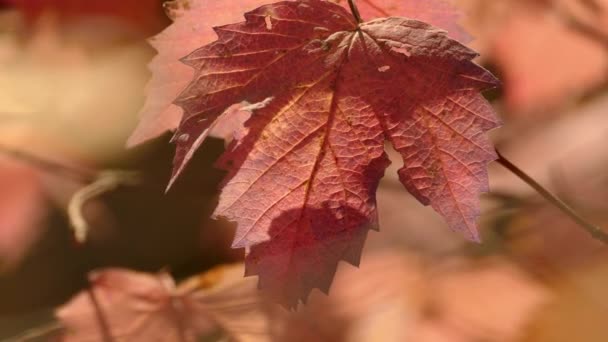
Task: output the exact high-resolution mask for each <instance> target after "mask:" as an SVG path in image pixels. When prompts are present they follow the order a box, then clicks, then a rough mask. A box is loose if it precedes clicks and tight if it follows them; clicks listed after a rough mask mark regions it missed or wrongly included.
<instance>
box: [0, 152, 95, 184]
mask: <svg viewBox="0 0 608 342" xmlns="http://www.w3.org/2000/svg"><path fill="white" fill-rule="evenodd" d="M0 153H2V154H5V155H7V156H10V157H13V158H15V159H18V160H22V161H24V162H26V163H28V164H31V165H33V166H35V167H37V168H39V169H40V170H43V171H46V172H49V173H54V174H63V175H65V176H66V177H68V178H72V179H75V180H78V181H82V182H90V181H92V180H94V179H95V178H96V177H97V176H96V172H95V171H92V170H87V169H83V168H77V167H73V166H68V165H65V164H61V163H59V162H56V161H52V160H49V159H45V158H42V157H39V156H37V155H34V154H30V153H27V152H24V151H19V150H17V149H12V148H10V147H7V146H2V145H0Z"/></svg>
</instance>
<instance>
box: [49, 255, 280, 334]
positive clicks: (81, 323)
mask: <svg viewBox="0 0 608 342" xmlns="http://www.w3.org/2000/svg"><path fill="white" fill-rule="evenodd" d="M242 272H243V268H242V266H240V265H234V266H220V267H217V268H215V269H213V270H211V271H208V272H207V273H204V274H202V275H200V276H195V277H192V278H190V279H188V280H186V281H185V282H183V283H181V284H179V285H178V286H175V284H174V282H173V279H172V278H171V276H170V275H168V274H167V273H159V274H148V273H140V272H135V271H130V270H126V269H104V270H100V271H97V272H94V273H92V274H91V276H90V278H91V282H92V284H93V287H92V289H93V291H94V294H95V297H96V300H97V302H98V304H99V308H100V311H101V312H102V314H103V317H104V318H105V319H106V321H107V323H108V329H109V333H110V334H111V336H112V337H113V340H115V341H146V342H147V341H167V342H169V341H171V342H172V341H199V340H200V339H197V337H200V336H204V335H207V334H212V333H214V332H216V331H217V330H221V331H223V332H224V333H226V334H228V335H229V336H230V337H232V338H234V339H237V340H239V341H257V340H259V338H260V336H262V337H263V336H267V335H268V334H269V333H270V331H269V329H270V327H269V323H270V322H271V321H270V320H268V319H267V318H268V317H270V316H269V315H271V314H273V315H274V314H275V313H277V311H276V310H272V308H271V307H268V306H267V305H266V304H265V302H264V301H263V299H262V298H261V297H260V296H258V293H257V291H256V288H255V282H254V281H252V279H243V277H242V274H243V273H242ZM277 314H278V313H277ZM56 315H57V317H58V318H59V320H60V321H61V323H62V324H63V325H64V326H65V327H66V328H67V332H66V335H65V338H64V340H65V341H67V342H70V341H78V342H86V341H102V338H101V336H102V335H101V332H100V327H99V322H98V316H97V313H96V311H95V307H94V306H93V304H92V302H91V299H90V296H89V294H88V293H87V292H86V291H83V292H82V293H80V294H78V295H77V296H75V297H74V298H73V299H72V300H71V301H70V302H68V303H67V304H65V305H64V306H62V307H61V308H59V309H58V310H57V311H56ZM274 317H275V318H276V316H274ZM231 340H232V339H231Z"/></svg>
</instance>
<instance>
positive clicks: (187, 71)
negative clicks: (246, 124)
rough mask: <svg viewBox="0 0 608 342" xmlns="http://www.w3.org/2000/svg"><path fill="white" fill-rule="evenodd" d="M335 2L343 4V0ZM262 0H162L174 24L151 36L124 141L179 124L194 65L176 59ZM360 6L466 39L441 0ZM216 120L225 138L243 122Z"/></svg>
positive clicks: (368, 1)
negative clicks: (143, 84)
mask: <svg viewBox="0 0 608 342" xmlns="http://www.w3.org/2000/svg"><path fill="white" fill-rule="evenodd" d="M334 2H336V3H338V4H340V5H342V6H344V7H348V3H347V1H346V0H334ZM266 3H268V1H265V0H240V1H238V2H235V1H227V0H219V1H208V0H174V1H168V2H166V3H165V8H166V9H167V14H168V15H169V17H170V18H171V19H172V20H173V24H171V26H169V27H168V28H166V29H165V30H164V31H163V32H161V33H160V34H158V35H157V36H155V37H154V38H152V39H151V40H150V43H151V44H152V46H153V47H154V48H155V49H156V50H157V51H158V54H157V55H156V57H154V59H153V60H152V62H151V63H150V65H149V68H150V71H151V72H152V79H151V80H150V82H149V83H148V86H147V88H146V94H147V97H146V102H145V104H144V107H143V109H142V110H141V112H140V118H141V120H140V123H139V125H138V126H137V128H136V129H135V131H134V132H133V134H132V135H131V137H130V138H129V141H128V142H127V145H128V146H135V145H138V144H140V143H143V142H145V141H147V140H149V139H152V138H155V137H158V136H159V135H161V134H162V133H165V132H167V131H173V130H175V129H176V128H177V126H178V125H179V122H180V120H181V118H182V110H181V108H180V107H179V106H176V105H174V104H173V101H174V100H175V98H177V96H178V95H179V93H180V92H181V91H182V90H184V89H185V88H186V86H187V85H188V83H190V81H191V80H192V77H193V76H194V70H193V69H192V68H191V67H189V66H187V65H184V64H183V63H181V62H180V59H181V58H182V57H185V56H186V55H188V54H189V53H191V52H192V51H194V50H195V49H197V48H199V47H201V46H202V45H205V44H208V43H211V42H212V41H213V40H215V39H216V34H215V32H214V31H213V29H212V28H213V27H215V26H219V25H224V24H229V23H232V22H236V21H239V20H241V19H242V14H243V12H245V11H248V10H251V9H254V8H256V7H257V6H261V5H263V4H266ZM359 7H360V10H361V14H362V15H363V17H364V18H365V19H374V18H379V17H388V16H395V15H400V16H404V17H409V18H414V19H418V20H421V21H425V22H429V23H431V24H433V25H435V26H437V27H440V28H443V29H445V30H447V31H448V32H449V33H450V36H451V37H454V38H456V39H459V40H461V41H468V40H469V36H468V34H467V33H466V32H465V31H464V30H463V29H462V27H461V26H460V25H459V24H458V21H459V19H460V12H458V11H457V10H456V9H455V8H454V7H453V6H451V5H450V4H449V3H448V2H446V1H445V0H431V1H429V0H411V1H403V0H381V1H380V0H364V1H359ZM220 121H221V123H218V124H217V125H218V126H221V127H223V128H224V130H222V131H219V132H215V131H214V130H213V128H212V129H211V132H209V134H210V135H211V136H214V137H219V138H225V134H224V133H225V129H226V128H227V129H230V130H233V131H238V130H240V128H241V127H242V122H241V121H240V120H235V118H233V117H226V118H225V119H224V120H220ZM228 136H232V134H228Z"/></svg>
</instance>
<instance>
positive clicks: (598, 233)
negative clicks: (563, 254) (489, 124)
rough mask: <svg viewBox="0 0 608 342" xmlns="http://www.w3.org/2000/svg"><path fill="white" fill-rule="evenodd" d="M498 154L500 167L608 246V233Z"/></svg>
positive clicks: (497, 152)
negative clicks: (586, 219)
mask: <svg viewBox="0 0 608 342" xmlns="http://www.w3.org/2000/svg"><path fill="white" fill-rule="evenodd" d="M496 154H497V155H498V159H497V160H496V161H497V162H498V163H499V164H500V165H502V166H503V167H505V168H506V169H507V170H509V171H511V172H512V173H513V174H515V175H516V176H517V177H519V178H520V179H521V180H523V181H524V182H525V183H526V184H528V185H529V186H530V187H532V188H533V189H534V190H536V192H538V193H539V194H540V195H541V196H543V197H544V198H545V199H546V200H547V201H549V203H551V204H552V205H554V206H555V207H557V208H558V209H559V210H561V211H562V212H563V213H564V214H566V215H568V216H569V217H570V218H571V219H572V220H573V221H574V222H576V223H577V224H578V225H579V226H581V227H582V228H583V229H585V230H586V231H587V232H588V233H589V234H590V235H591V237H593V238H594V239H596V240H599V241H601V242H603V243H605V244H608V233H606V232H604V231H603V230H602V229H601V228H600V227H598V226H596V225H593V224H591V223H589V222H587V221H585V219H583V218H582V217H580V216H579V215H578V214H577V213H576V212H575V211H574V209H572V208H571V207H570V206H568V205H567V204H566V203H565V202H564V201H562V200H560V199H559V198H558V197H557V196H555V195H554V194H552V193H551V192H550V191H549V190H547V189H545V188H544V187H543V186H542V185H540V184H539V183H538V182H537V181H535V180H534V179H533V178H532V177H530V176H529V175H528V174H526V173H525V172H524V171H522V170H521V169H520V168H519V167H517V166H515V164H513V163H512V162H511V161H509V160H508V159H507V158H505V157H504V156H503V155H502V154H501V153H500V152H499V151H498V150H496Z"/></svg>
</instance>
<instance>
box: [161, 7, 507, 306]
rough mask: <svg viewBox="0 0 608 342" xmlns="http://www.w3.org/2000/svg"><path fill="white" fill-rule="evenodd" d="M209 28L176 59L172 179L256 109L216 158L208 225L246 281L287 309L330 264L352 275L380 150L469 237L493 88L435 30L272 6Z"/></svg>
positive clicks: (459, 48)
mask: <svg viewBox="0 0 608 342" xmlns="http://www.w3.org/2000/svg"><path fill="white" fill-rule="evenodd" d="M245 18H246V20H247V21H246V22H242V23H237V24H232V25H226V26H221V27H217V28H215V30H216V32H217V34H218V36H219V40H218V41H216V42H214V43H212V44H209V45H207V46H204V47H202V48H200V49H198V50H196V51H195V52H193V53H192V54H190V55H189V56H187V57H186V58H184V59H183V61H184V62H185V63H187V64H188V65H191V66H192V67H193V68H194V69H195V70H196V72H195V77H194V80H193V82H192V83H190V84H189V85H188V87H187V88H186V89H185V90H184V92H182V94H181V95H180V96H179V97H178V98H177V100H176V102H175V103H176V104H178V105H179V106H181V107H182V108H183V109H184V113H185V114H184V118H183V120H182V123H181V125H180V127H179V129H178V132H177V133H176V135H175V139H174V140H175V141H176V144H177V152H176V156H175V160H174V173H173V178H172V181H173V180H175V178H176V177H177V176H178V175H179V174H180V172H181V171H182V170H183V168H184V166H185V165H186V163H187V162H188V160H189V159H190V158H191V156H192V154H193V153H194V151H195V150H196V149H197V148H198V147H199V146H200V144H201V143H202V141H203V140H204V138H205V136H206V134H207V132H208V130H209V127H211V126H212V125H213V124H214V122H215V121H216V119H217V118H218V117H219V116H220V115H221V114H222V113H224V111H225V110H226V109H227V108H229V107H230V106H231V105H232V104H234V103H240V102H242V101H247V102H249V103H258V102H261V101H263V102H264V105H263V106H260V107H261V108H260V109H258V110H256V111H255V112H254V114H253V116H252V118H251V119H250V120H249V121H248V122H247V128H248V133H247V135H246V136H245V137H244V138H243V139H241V140H240V141H238V142H236V143H234V144H233V145H232V148H230V149H229V150H228V152H227V153H226V154H225V155H224V156H223V158H222V160H221V162H220V164H221V165H223V166H224V167H226V168H227V169H228V170H229V174H228V177H227V179H226V182H225V187H224V189H223V191H222V194H221V197H220V201H219V205H218V208H217V209H216V212H215V216H222V217H225V218H227V219H229V220H231V221H235V222H237V223H238V228H237V233H236V237H235V241H234V243H233V247H235V248H240V247H245V248H247V252H248V256H247V271H248V274H258V275H259V276H260V284H261V286H262V287H263V288H266V289H272V293H273V294H274V295H276V296H277V297H278V298H280V301H281V302H282V303H284V304H286V305H288V306H294V305H296V303H297V301H298V300H299V299H301V300H305V299H306V297H307V295H308V293H309V292H310V290H312V289H313V288H315V287H317V288H320V289H322V290H324V291H327V289H328V288H329V285H330V282H331V278H332V276H333V273H334V272H335V268H336V265H337V263H338V261H339V260H347V261H349V262H350V263H353V264H357V263H358V259H359V255H360V251H361V248H362V245H363V241H364V239H365V235H366V233H367V230H368V229H370V228H372V229H375V228H376V227H377V218H376V201H375V192H376V188H377V185H378V182H379V180H380V178H381V177H382V176H383V174H384V169H385V168H386V167H387V165H388V163H389V160H388V158H387V157H386V154H385V152H384V142H385V141H386V140H388V141H390V142H391V143H392V145H393V146H394V148H395V149H396V150H397V151H399V152H400V153H401V154H402V156H403V160H404V167H403V168H402V169H400V171H399V175H400V179H401V181H402V182H403V184H404V185H405V187H406V188H407V189H408V190H409V191H410V193H412V194H413V195H414V196H415V197H416V198H418V200H420V202H422V203H423V204H426V205H432V206H433V208H435V209H436V210H437V211H438V212H439V213H440V214H442V215H443V216H444V217H445V219H446V220H447V222H448V224H449V225H450V227H451V228H453V229H454V230H458V231H461V232H463V233H464V235H465V236H466V237H467V238H469V239H471V240H479V237H478V233H477V228H476V223H475V220H476V218H477V217H478V216H479V199H478V196H479V193H481V192H485V191H487V190H488V179H487V170H486V164H487V163H489V162H490V161H492V160H494V159H495V154H494V150H493V148H492V146H491V144H490V142H489V141H488V139H487V138H486V136H485V135H484V132H485V131H487V130H490V129H492V128H495V127H497V126H498V120H497V119H496V117H495V115H494V111H493V109H492V107H491V106H490V105H489V103H487V101H486V100H485V99H484V98H483V97H482V96H481V95H480V93H479V92H480V91H482V90H485V89H490V88H494V87H495V86H496V85H497V84H498V81H497V80H496V79H495V78H494V77H493V76H492V75H491V74H490V73H489V72H488V71H486V70H485V69H483V68H481V67H479V66H478V65H476V64H474V63H473V62H472V61H471V60H472V59H473V58H475V57H476V56H477V54H476V53H475V52H474V51H472V50H470V49H469V48H467V47H465V46H464V45H462V44H461V43H459V42H457V41H455V40H452V39H450V38H448V37H447V35H446V33H445V31H442V30H439V29H436V28H434V27H432V26H430V25H428V24H425V23H422V22H419V21H416V20H411V19H406V18H397V17H392V18H383V19H376V20H373V21H370V22H367V23H364V24H360V25H357V24H356V23H355V21H354V19H353V17H352V16H351V14H350V13H349V12H348V11H346V10H345V9H344V8H343V7H340V6H338V5H336V4H333V3H331V2H326V1H321V0H303V1H298V2H293V1H285V2H279V3H276V4H272V5H266V6H262V7H260V8H258V9H256V10H254V11H251V12H248V13H246V14H245Z"/></svg>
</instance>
